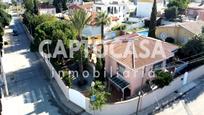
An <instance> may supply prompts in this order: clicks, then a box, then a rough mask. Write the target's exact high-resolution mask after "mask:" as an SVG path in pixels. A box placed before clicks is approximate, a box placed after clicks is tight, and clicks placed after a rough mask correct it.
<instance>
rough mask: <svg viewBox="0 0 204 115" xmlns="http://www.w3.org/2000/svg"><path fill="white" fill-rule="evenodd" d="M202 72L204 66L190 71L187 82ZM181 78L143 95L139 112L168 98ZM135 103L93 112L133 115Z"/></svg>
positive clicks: (131, 102)
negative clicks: (157, 101)
mask: <svg viewBox="0 0 204 115" xmlns="http://www.w3.org/2000/svg"><path fill="white" fill-rule="evenodd" d="M203 70H204V65H203V66H201V67H199V68H197V69H194V70H192V71H190V72H189V74H188V82H192V81H193V80H195V79H197V78H200V77H202V76H203V75H204V71H203ZM182 77H183V75H181V76H179V77H178V78H176V79H174V80H173V81H172V82H171V84H170V85H169V86H166V87H164V88H162V89H157V90H156V91H153V92H150V93H147V94H145V95H144V96H143V97H142V98H141V100H142V101H141V103H140V110H142V109H145V108H146V107H149V106H150V105H152V104H154V103H156V100H161V99H162V98H164V97H166V96H168V95H169V94H171V93H173V92H174V91H176V90H178V89H179V88H181V87H182V82H183V81H182V80H181V78H182ZM154 97H156V99H154ZM137 102H138V97H136V98H133V99H130V100H127V101H122V102H118V103H114V104H106V105H105V106H104V107H103V109H102V110H101V111H95V114H96V115H108V114H110V113H111V115H128V114H133V113H135V112H136V108H137V106H136V105H137ZM88 103H89V101H88V100H87V108H88V105H89V104H88ZM86 110H87V109H86ZM87 111H89V112H90V113H94V111H92V110H90V109H89V110H87Z"/></svg>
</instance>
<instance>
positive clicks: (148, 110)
mask: <svg viewBox="0 0 204 115" xmlns="http://www.w3.org/2000/svg"><path fill="white" fill-rule="evenodd" d="M198 80H199V79H198ZM197 84H198V82H197V81H193V82H191V83H188V84H186V85H185V86H183V87H181V88H180V89H178V90H177V91H175V92H173V93H171V94H169V95H168V96H167V97H165V98H163V99H161V100H159V101H158V102H157V103H155V104H153V105H151V106H149V107H147V108H145V109H143V110H142V111H140V112H139V115H149V114H151V113H154V111H157V110H159V109H161V108H163V107H165V106H167V105H168V104H169V103H170V102H173V101H175V100H176V99H178V98H180V97H182V96H183V95H184V94H185V93H187V92H188V91H190V90H192V89H193V88H195V87H196V85H197Z"/></svg>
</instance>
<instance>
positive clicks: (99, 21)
mask: <svg viewBox="0 0 204 115" xmlns="http://www.w3.org/2000/svg"><path fill="white" fill-rule="evenodd" d="M110 21H111V20H110V18H109V17H108V14H107V13H104V12H100V13H99V14H98V15H97V17H96V25H100V26H101V40H102V41H103V39H104V26H105V25H108V24H110ZM103 52H104V46H103V44H102V48H101V53H103ZM99 61H102V67H101V70H100V71H101V72H100V74H101V77H102V78H101V80H104V68H105V60H104V59H99Z"/></svg>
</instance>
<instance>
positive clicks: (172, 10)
mask: <svg viewBox="0 0 204 115" xmlns="http://www.w3.org/2000/svg"><path fill="white" fill-rule="evenodd" d="M177 16H178V8H177V7H175V6H173V7H169V8H167V9H165V17H166V18H167V19H175V18H177Z"/></svg>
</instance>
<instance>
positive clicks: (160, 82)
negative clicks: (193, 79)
mask: <svg viewBox="0 0 204 115" xmlns="http://www.w3.org/2000/svg"><path fill="white" fill-rule="evenodd" d="M155 74H156V79H154V80H153V81H152V82H153V83H154V84H155V85H157V86H158V87H159V88H163V87H164V86H167V85H169V84H170V83H171V81H172V80H173V79H172V75H171V73H170V72H164V71H162V70H158V71H156V72H155Z"/></svg>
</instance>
